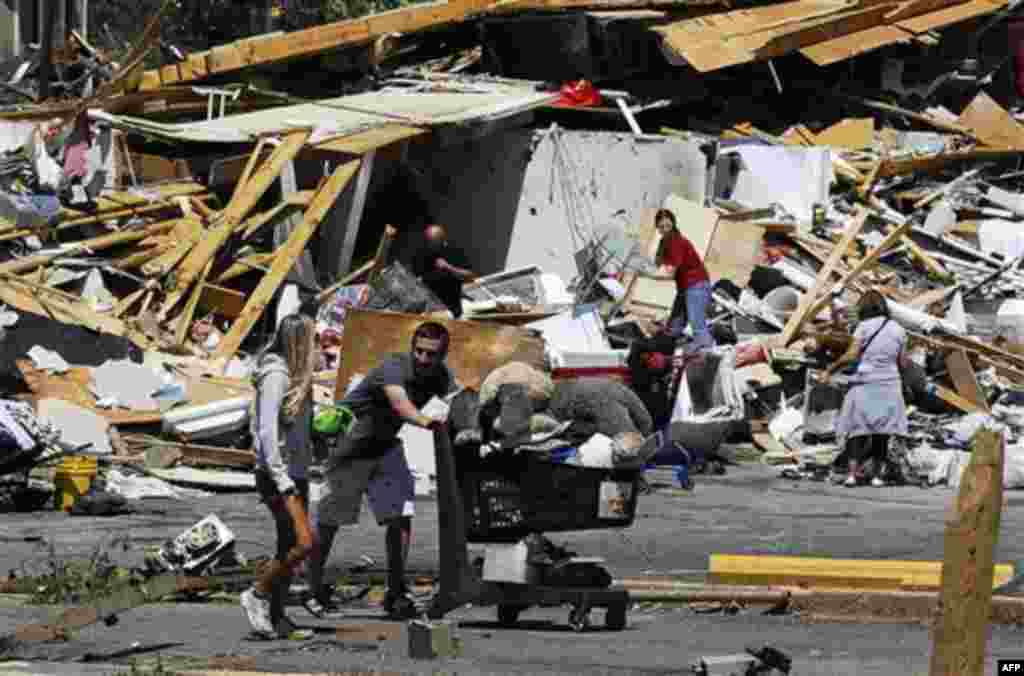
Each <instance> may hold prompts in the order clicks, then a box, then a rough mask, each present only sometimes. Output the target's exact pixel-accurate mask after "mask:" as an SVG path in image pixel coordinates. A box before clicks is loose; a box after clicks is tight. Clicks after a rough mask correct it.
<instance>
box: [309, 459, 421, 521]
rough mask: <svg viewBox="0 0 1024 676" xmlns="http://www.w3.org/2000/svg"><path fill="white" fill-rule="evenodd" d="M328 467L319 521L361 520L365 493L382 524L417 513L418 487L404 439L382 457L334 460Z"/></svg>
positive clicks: (375, 515)
mask: <svg viewBox="0 0 1024 676" xmlns="http://www.w3.org/2000/svg"><path fill="white" fill-rule="evenodd" d="M326 469H327V472H326V481H325V482H324V492H323V493H322V494H321V497H320V504H319V507H318V508H317V521H318V522H319V523H322V524H324V525H325V526H349V525H352V524H355V523H358V522H359V514H360V511H361V509H362V504H363V496H364V495H366V497H367V499H368V501H369V503H370V509H371V510H372V511H373V515H374V517H376V519H377V523H378V524H381V525H383V524H385V523H387V522H389V521H391V520H393V519H397V518H399V517H403V516H406V517H411V516H413V515H414V514H415V504H414V500H415V498H416V486H415V481H414V479H413V476H412V471H411V470H410V469H409V465H408V463H407V462H406V460H405V447H404V446H403V445H402V442H401V440H397V439H396V440H395V441H394V442H393V443H392V445H391V446H390V448H388V450H387V452H385V453H384V455H381V456H379V457H372V458H360V457H345V458H340V459H337V460H335V459H332V460H330V461H328V463H327V468H326Z"/></svg>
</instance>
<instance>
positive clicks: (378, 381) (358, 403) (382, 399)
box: [338, 353, 456, 458]
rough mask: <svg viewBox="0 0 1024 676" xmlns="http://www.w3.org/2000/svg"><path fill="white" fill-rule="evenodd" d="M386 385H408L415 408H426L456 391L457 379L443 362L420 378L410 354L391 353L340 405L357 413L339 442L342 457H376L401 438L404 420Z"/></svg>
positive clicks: (339, 451) (406, 390)
mask: <svg viewBox="0 0 1024 676" xmlns="http://www.w3.org/2000/svg"><path fill="white" fill-rule="evenodd" d="M387 385H398V386H400V387H404V388H405V392H406V394H408V395H409V401H411V402H412V403H413V405H415V406H416V408H423V406H424V405H426V403H427V402H428V401H430V400H431V399H432V398H433V397H443V396H445V395H447V394H449V393H451V392H452V391H454V390H455V387H456V384H455V378H454V376H452V373H451V371H450V370H448V366H447V365H443V364H442V365H441V367H440V369H439V370H438V371H437V373H435V374H433V375H431V376H428V377H425V378H417V377H416V375H415V371H414V370H413V358H412V355H411V354H408V353H405V354H392V355H390V356H389V357H388V358H386V359H385V360H384V361H383V362H382V363H381V365H380V366H378V367H377V368H375V369H373V370H371V371H370V372H369V373H368V374H366V377H365V378H363V380H362V381H361V382H360V383H359V384H358V385H356V386H355V388H354V389H353V390H352V391H351V392H349V393H348V394H347V395H345V398H344V399H343V400H342V401H341V404H343V405H344V406H347V407H349V408H350V409H351V410H352V412H353V413H354V414H355V416H356V422H355V425H353V427H352V429H351V430H350V431H349V433H348V435H347V436H346V437H345V438H344V439H341V440H340V441H339V444H338V453H339V455H340V456H341V457H346V456H354V457H361V458H366V457H370V458H372V457H375V456H379V455H383V454H385V453H386V452H387V451H388V449H390V448H391V445H392V444H393V443H394V441H395V440H396V439H397V438H398V431H399V430H400V429H402V425H403V423H404V421H403V420H402V418H401V417H400V416H399V415H398V414H397V413H395V411H394V409H393V408H391V402H390V401H389V400H388V397H387V395H386V394H385V393H384V388H385V386H387Z"/></svg>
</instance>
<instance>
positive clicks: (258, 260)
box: [216, 253, 274, 284]
mask: <svg viewBox="0 0 1024 676" xmlns="http://www.w3.org/2000/svg"><path fill="white" fill-rule="evenodd" d="M273 260H274V254H272V253H257V254H252V255H250V256H245V257H243V258H239V259H238V260H236V261H235V262H234V263H232V264H231V267H229V268H228V269H227V270H225V271H224V272H223V273H222V274H221V276H220V277H218V278H217V280H216V281H217V283H218V284H223V283H224V282H228V281H231V280H232V279H235V278H236V277H241V276H242V275H244V274H247V273H250V272H266V270H265V268H266V266H267V265H269V264H270V263H271V261H273Z"/></svg>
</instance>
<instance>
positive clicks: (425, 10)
mask: <svg viewBox="0 0 1024 676" xmlns="http://www.w3.org/2000/svg"><path fill="white" fill-rule="evenodd" d="M491 4H493V0H447V2H432V3H420V4H417V5H412V6H409V7H403V8H401V9H396V10H392V11H388V12H381V13H378V14H374V15H371V16H369V17H363V18H359V19H346V20H344V21H336V22H333V23H329V24H324V25H321V26H314V27H312V28H307V29H305V30H300V31H292V32H289V33H277V34H271V35H265V36H257V37H255V38H250V39H246V40H239V41H237V42H235V43H231V44H228V45H221V46H220V47H215V48H213V49H212V50H210V51H209V52H203V53H201V54H200V56H201V57H202V58H203V59H204V60H205V68H203V67H201V66H199V65H197V64H196V63H195V62H194V61H192V60H191V59H190V63H191V65H192V71H193V76H194V77H196V78H202V77H204V76H207V75H214V74H219V73H228V72H233V71H236V70H239V69H241V68H244V67H247V66H253V65H259V64H267V63H274V62H278V61H283V60H285V59H291V58H296V57H310V56H315V55H317V54H321V53H323V52H326V51H329V50H333V49H338V48H341V47H345V46H354V45H363V44H368V43H370V42H372V41H373V40H375V39H376V38H378V37H380V36H382V35H387V34H389V33H395V32H397V33H414V32H417V31H420V30H425V29H429V28H435V27H440V26H444V25H448V24H452V23H458V22H461V21H464V20H465V19H467V18H469V17H470V16H472V15H474V14H475V13H477V12H479V11H481V10H483V9H484V8H486V7H488V6H490V5H491ZM153 73H157V77H156V79H159V78H158V73H159V72H158V71H148V72H147V73H146V76H147V77H146V78H145V80H146V82H147V85H148V86H155V85H154V84H152V83H153V80H154V75H153Z"/></svg>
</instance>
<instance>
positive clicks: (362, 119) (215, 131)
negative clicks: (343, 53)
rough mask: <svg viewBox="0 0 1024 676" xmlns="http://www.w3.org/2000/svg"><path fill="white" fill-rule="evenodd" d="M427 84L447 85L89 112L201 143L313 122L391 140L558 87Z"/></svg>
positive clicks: (515, 108) (515, 104)
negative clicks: (245, 109) (205, 115)
mask: <svg viewBox="0 0 1024 676" xmlns="http://www.w3.org/2000/svg"><path fill="white" fill-rule="evenodd" d="M429 86H430V87H431V88H432V89H436V88H439V87H445V88H448V89H449V91H429V92H428V91H418V90H414V89H399V88H386V89H382V90H380V91H376V92H369V93H364V94H357V95H353V96H342V97H338V98H333V99H324V100H320V101H314V102H308V103H302V104H299V105H292V106H282V107H279V108H272V109H269V110H261V111H257V112H252V113H246V114H243V115H230V116H226V117H223V118H220V119H217V120H208V121H202V122H189V123H181V124H161V123H158V122H152V121H149V120H144V119H140V118H135V117H128V116H115V115H108V114H106V113H102V112H99V111H93V112H92V115H93V116H94V117H95V118H97V119H103V120H105V121H108V122H109V123H110V124H112V125H113V126H115V127H117V128H120V129H124V130H127V131H136V132H140V133H144V134H147V135H150V136H155V137H162V138H166V139H169V140H174V141H193V142H200V143H239V142H249V141H255V140H256V139H258V138H259V137H260V136H266V135H268V134H274V133H278V132H281V131H287V130H290V129H296V128H313V129H314V130H315V132H314V136H313V138H312V139H311V142H312V143H313V144H314V145H317V146H320V147H324V146H325V145H330V142H331V140H332V139H341V138H346V137H349V138H350V137H352V136H353V135H363V136H366V135H372V136H374V137H379V138H380V139H385V138H386V139H390V140H389V141H388V142H391V141H396V140H399V139H401V138H408V137H410V136H415V135H417V134H420V133H423V132H424V131H425V130H426V129H425V128H428V127H433V126H440V125H446V124H455V123H466V122H473V121H483V120H495V119H501V118H505V117H509V116H512V115H515V114H517V113H520V112H524V111H527V110H530V109H533V108H537V107H539V106H543V105H547V104H549V103H551V102H552V101H554V100H555V99H556V98H557V96H558V95H557V93H554V94H553V93H550V92H537V91H534V90H532V89H528V88H525V87H515V86H509V85H501V84H496V83H487V84H486V85H456V86H454V87H452V86H450V85H443V84H440V83H431V84H430V85H429ZM377 145H378V146H379V145H384V143H378V144H377ZM337 149H339V150H345V148H337Z"/></svg>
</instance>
